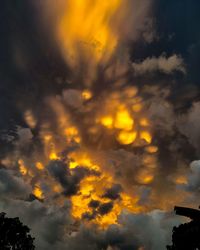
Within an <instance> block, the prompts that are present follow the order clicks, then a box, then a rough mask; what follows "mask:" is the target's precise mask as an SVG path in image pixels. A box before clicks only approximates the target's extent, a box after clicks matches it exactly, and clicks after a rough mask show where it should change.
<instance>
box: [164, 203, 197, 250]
mask: <svg viewBox="0 0 200 250" xmlns="http://www.w3.org/2000/svg"><path fill="white" fill-rule="evenodd" d="M175 212H176V214H178V215H181V216H185V217H188V218H190V219H191V220H192V221H190V222H188V223H185V224H181V225H180V226H179V227H174V228H173V235H172V243H173V244H172V246H167V249H168V250H200V211H199V210H196V209H191V208H183V207H175Z"/></svg>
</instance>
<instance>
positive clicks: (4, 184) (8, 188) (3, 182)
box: [0, 169, 31, 199]
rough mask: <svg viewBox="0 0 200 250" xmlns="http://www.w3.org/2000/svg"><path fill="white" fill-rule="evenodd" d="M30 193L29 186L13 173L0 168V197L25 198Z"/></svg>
mask: <svg viewBox="0 0 200 250" xmlns="http://www.w3.org/2000/svg"><path fill="white" fill-rule="evenodd" d="M30 193H31V187H30V186H29V185H28V184H26V183H25V182H24V181H23V179H22V178H20V177H17V176H15V173H14V172H12V171H10V170H7V169H0V194H1V197H12V198H15V199H16V198H25V197H27V196H28V195H29V194H30Z"/></svg>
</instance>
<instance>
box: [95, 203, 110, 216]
mask: <svg viewBox="0 0 200 250" xmlns="http://www.w3.org/2000/svg"><path fill="white" fill-rule="evenodd" d="M112 208H113V203H112V202H107V203H103V204H101V205H100V206H99V209H98V212H99V213H100V214H101V215H105V214H108V213H109V212H110V211H111V210H112Z"/></svg>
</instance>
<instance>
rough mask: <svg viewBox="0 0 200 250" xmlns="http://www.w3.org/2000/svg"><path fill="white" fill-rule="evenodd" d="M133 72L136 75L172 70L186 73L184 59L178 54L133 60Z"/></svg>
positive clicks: (171, 71)
mask: <svg viewBox="0 0 200 250" xmlns="http://www.w3.org/2000/svg"><path fill="white" fill-rule="evenodd" d="M132 67H133V70H134V73H135V74H136V75H143V74H151V73H156V72H161V73H164V74H173V73H174V72H181V73H184V74H185V73H186V69H185V65H184V61H183V59H182V57H181V56H179V55H176V54H174V55H172V56H170V57H166V56H165V55H161V56H160V57H148V58H146V59H145V60H144V61H142V62H138V63H137V62H133V64H132Z"/></svg>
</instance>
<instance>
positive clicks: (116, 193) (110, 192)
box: [103, 184, 122, 200]
mask: <svg viewBox="0 0 200 250" xmlns="http://www.w3.org/2000/svg"><path fill="white" fill-rule="evenodd" d="M120 192H122V187H121V185H119V184H115V185H113V186H112V187H111V188H109V189H107V190H106V191H105V194H104V195H103V197H105V198H109V199H111V200H116V199H119V198H120Z"/></svg>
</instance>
